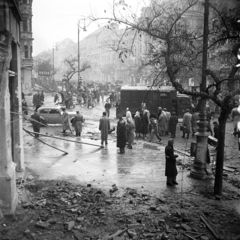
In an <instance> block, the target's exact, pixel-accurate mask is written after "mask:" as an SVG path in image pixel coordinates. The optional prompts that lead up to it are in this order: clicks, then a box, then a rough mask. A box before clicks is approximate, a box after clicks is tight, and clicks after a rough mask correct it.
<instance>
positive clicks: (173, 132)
mask: <svg viewBox="0 0 240 240" xmlns="http://www.w3.org/2000/svg"><path fill="white" fill-rule="evenodd" d="M177 124H178V117H177V116H176V112H172V115H171V117H170V120H169V132H170V133H171V138H175V137H176V128H177Z"/></svg>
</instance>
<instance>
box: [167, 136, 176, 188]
mask: <svg viewBox="0 0 240 240" xmlns="http://www.w3.org/2000/svg"><path fill="white" fill-rule="evenodd" d="M165 158H166V165H165V176H166V177H167V185H168V186H174V185H178V183H177V181H176V177H177V174H178V171H177V167H176V156H175V155H174V148H173V140H172V139H171V140H168V145H167V146H166V147H165Z"/></svg>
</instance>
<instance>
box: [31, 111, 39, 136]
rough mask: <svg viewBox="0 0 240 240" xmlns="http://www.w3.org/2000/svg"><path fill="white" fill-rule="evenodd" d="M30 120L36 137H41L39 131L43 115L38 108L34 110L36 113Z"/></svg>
mask: <svg viewBox="0 0 240 240" xmlns="http://www.w3.org/2000/svg"><path fill="white" fill-rule="evenodd" d="M30 122H31V123H32V127H33V131H34V134H35V137H36V138H38V137H39V134H38V133H40V126H41V117H40V115H39V114H38V112H37V111H36V110H35V111H34V114H33V115H32V116H31V118H30Z"/></svg>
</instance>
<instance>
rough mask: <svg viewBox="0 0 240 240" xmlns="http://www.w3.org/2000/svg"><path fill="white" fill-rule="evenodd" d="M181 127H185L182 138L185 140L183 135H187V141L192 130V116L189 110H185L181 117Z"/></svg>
mask: <svg viewBox="0 0 240 240" xmlns="http://www.w3.org/2000/svg"><path fill="white" fill-rule="evenodd" d="M182 125H183V126H184V127H185V130H184V131H183V135H182V138H185V134H187V139H189V134H190V132H191V128H192V114H191V113H190V110H189V109H187V110H186V112H185V113H184V115H183V122H182Z"/></svg>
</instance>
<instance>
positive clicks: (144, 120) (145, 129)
mask: <svg viewBox="0 0 240 240" xmlns="http://www.w3.org/2000/svg"><path fill="white" fill-rule="evenodd" d="M141 124H142V134H143V139H144V138H146V135H147V134H148V125H149V118H148V114H147V112H145V113H144V114H143V115H142V117H141Z"/></svg>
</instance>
